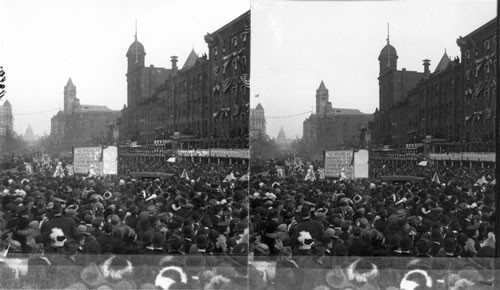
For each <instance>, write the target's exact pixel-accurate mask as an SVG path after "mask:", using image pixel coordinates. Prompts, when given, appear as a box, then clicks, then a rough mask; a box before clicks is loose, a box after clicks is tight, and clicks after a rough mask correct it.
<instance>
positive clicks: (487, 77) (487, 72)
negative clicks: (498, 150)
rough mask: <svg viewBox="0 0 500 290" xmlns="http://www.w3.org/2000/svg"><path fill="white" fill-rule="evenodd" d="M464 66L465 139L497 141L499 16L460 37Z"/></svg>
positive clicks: (462, 86)
mask: <svg viewBox="0 0 500 290" xmlns="http://www.w3.org/2000/svg"><path fill="white" fill-rule="evenodd" d="M457 45H458V46H459V47H460V52H461V58H462V65H461V68H460V69H461V72H460V73H461V76H462V77H463V78H462V79H463V82H462V83H461V90H460V92H462V94H461V95H462V98H461V99H462V100H463V105H462V106H461V109H462V112H463V115H462V116H461V117H462V118H461V119H462V122H461V123H462V124H463V125H462V126H463V133H462V136H460V137H462V139H463V140H465V141H467V142H493V140H495V120H496V114H497V113H496V108H497V103H496V87H497V84H496V80H497V77H498V76H497V75H496V72H497V67H498V62H497V60H498V56H497V45H498V30H497V19H496V18H495V19H493V20H491V21H489V22H488V23H486V24H484V25H483V26H481V27H479V28H478V29H476V30H474V31H473V32H471V33H469V34H468V35H466V36H465V37H459V38H458V39H457Z"/></svg>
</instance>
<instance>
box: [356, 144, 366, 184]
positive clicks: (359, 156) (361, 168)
mask: <svg viewBox="0 0 500 290" xmlns="http://www.w3.org/2000/svg"><path fill="white" fill-rule="evenodd" d="M368 159H369V153H368V150H359V151H358V152H355V153H354V178H368Z"/></svg>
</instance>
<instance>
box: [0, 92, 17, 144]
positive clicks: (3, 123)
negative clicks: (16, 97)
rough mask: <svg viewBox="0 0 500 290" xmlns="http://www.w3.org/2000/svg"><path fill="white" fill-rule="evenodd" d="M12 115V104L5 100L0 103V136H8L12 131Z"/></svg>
mask: <svg viewBox="0 0 500 290" xmlns="http://www.w3.org/2000/svg"><path fill="white" fill-rule="evenodd" d="M13 127H14V117H13V116H12V106H11V105H10V102H9V101H8V100H7V101H5V103H3V105H0V138H1V137H6V136H10V135H11V134H12V132H13Z"/></svg>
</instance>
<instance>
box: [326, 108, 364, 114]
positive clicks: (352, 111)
mask: <svg viewBox="0 0 500 290" xmlns="http://www.w3.org/2000/svg"><path fill="white" fill-rule="evenodd" d="M332 113H333V114H334V115H366V114H364V113H362V112H361V111H360V110H358V109H344V108H332Z"/></svg>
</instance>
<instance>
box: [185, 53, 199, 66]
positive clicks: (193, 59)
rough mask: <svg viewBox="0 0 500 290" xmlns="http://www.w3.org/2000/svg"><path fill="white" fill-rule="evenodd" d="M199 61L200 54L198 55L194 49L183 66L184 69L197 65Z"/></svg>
mask: <svg viewBox="0 0 500 290" xmlns="http://www.w3.org/2000/svg"><path fill="white" fill-rule="evenodd" d="M197 60H198V54H196V52H195V51H194V49H192V50H191V52H190V53H189V56H188V57H187V59H186V62H185V63H184V65H183V66H182V69H186V68H190V67H193V66H194V65H195V64H196V61H197Z"/></svg>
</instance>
